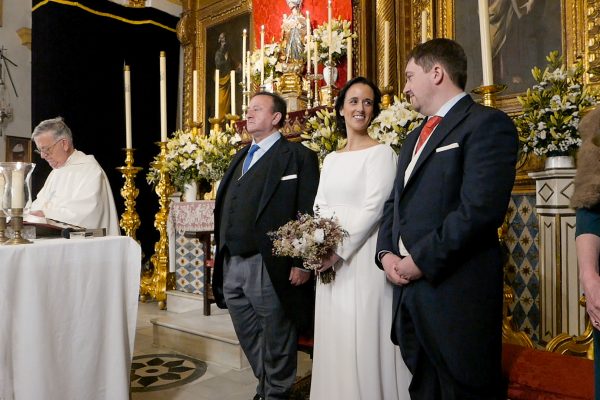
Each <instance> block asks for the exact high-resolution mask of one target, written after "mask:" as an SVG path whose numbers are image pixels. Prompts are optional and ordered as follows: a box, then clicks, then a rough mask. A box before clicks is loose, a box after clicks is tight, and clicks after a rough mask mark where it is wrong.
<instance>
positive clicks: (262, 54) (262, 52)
mask: <svg viewBox="0 0 600 400" xmlns="http://www.w3.org/2000/svg"><path fill="white" fill-rule="evenodd" d="M264 84H265V26H264V25H261V26H260V86H264Z"/></svg>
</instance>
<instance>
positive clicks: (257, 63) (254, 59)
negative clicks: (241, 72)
mask: <svg viewBox="0 0 600 400" xmlns="http://www.w3.org/2000/svg"><path fill="white" fill-rule="evenodd" d="M280 51H281V48H280V44H279V43H278V42H273V43H269V44H265V80H267V79H270V78H271V76H273V77H276V76H279V75H281V73H282V72H283V65H282V63H281V62H280V61H279V54H280ZM261 70H262V61H261V59H260V48H258V49H255V50H254V51H253V52H252V53H251V54H250V72H251V74H252V79H254V80H255V81H258V80H260V72H261Z"/></svg>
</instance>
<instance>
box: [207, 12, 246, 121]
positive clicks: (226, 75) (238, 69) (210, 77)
mask: <svg viewBox="0 0 600 400" xmlns="http://www.w3.org/2000/svg"><path fill="white" fill-rule="evenodd" d="M250 24H251V21H250V13H249V12H248V13H243V14H240V15H236V16H233V17H231V18H230V19H228V20H226V21H222V22H220V23H216V24H214V25H212V26H208V27H207V28H206V42H205V43H206V49H205V54H206V56H205V58H204V59H205V71H204V82H205V85H206V88H205V92H204V93H205V95H204V99H205V101H204V104H205V107H204V113H205V118H204V120H205V122H204V123H205V124H208V119H210V118H213V117H215V110H216V107H215V103H216V101H215V100H216V99H215V97H216V96H217V92H218V94H219V109H218V111H219V115H218V117H219V118H221V119H222V118H223V117H224V116H225V115H226V114H231V111H232V105H231V100H232V99H234V100H235V107H233V108H234V109H235V112H236V114H237V115H241V114H242V94H243V93H242V87H241V85H240V84H239V83H240V82H241V81H242V57H243V54H242V52H243V50H242V32H243V30H244V29H246V31H250ZM247 43H248V42H247ZM216 70H219V82H216V81H215V79H216V77H215V71H216ZM231 71H234V72H235V73H234V77H235V81H234V85H233V86H232V84H231V83H232V82H231ZM215 85H217V86H218V87H217V88H215ZM232 87H234V88H235V94H233V95H232V93H231V90H232ZM205 126H208V125H205Z"/></svg>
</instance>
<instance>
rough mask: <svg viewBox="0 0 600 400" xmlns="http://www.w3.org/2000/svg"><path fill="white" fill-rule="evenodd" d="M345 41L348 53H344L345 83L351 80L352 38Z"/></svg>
mask: <svg viewBox="0 0 600 400" xmlns="http://www.w3.org/2000/svg"><path fill="white" fill-rule="evenodd" d="M346 40H347V46H346V47H348V51H346V60H347V62H346V68H347V69H346V82H347V81H349V80H350V79H352V37H349V38H347V39H346Z"/></svg>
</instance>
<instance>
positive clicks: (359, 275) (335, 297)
mask: <svg viewBox="0 0 600 400" xmlns="http://www.w3.org/2000/svg"><path fill="white" fill-rule="evenodd" d="M396 162H397V157H396V154H395V153H394V151H393V150H392V149H391V148H390V147H389V146H386V145H376V146H373V147H370V148H367V149H364V150H358V151H351V152H341V153H337V152H334V153H331V154H329V155H328V156H327V157H326V158H325V161H324V163H323V170H322V171H321V180H320V183H319V189H318V191H317V197H316V199H315V208H317V207H318V208H319V213H320V214H321V216H332V215H334V216H336V217H337V218H338V220H339V222H340V224H341V225H342V227H343V228H344V229H345V230H346V231H348V233H349V234H350V235H349V237H347V238H345V239H344V242H343V243H342V245H341V246H340V247H339V248H338V249H337V251H336V253H337V254H338V255H339V256H341V257H342V259H343V260H344V261H343V263H341V264H340V263H338V264H337V265H336V277H335V280H334V281H333V282H332V283H330V284H323V283H321V282H317V295H316V310H315V340H314V357H313V368H312V384H311V390H310V398H311V400H338V399H339V400H353V399H356V400H408V399H409V395H408V385H409V383H410V379H411V375H410V372H409V371H408V369H407V367H406V365H405V364H404V362H403V361H402V357H401V355H400V350H399V349H398V347H397V346H395V345H394V344H393V343H392V342H391V339H390V331H391V323H392V311H391V310H392V289H393V288H392V285H391V283H389V282H388V281H387V279H386V277H385V273H384V272H383V271H381V270H380V269H379V268H377V266H376V265H375V261H374V257H375V251H376V242H377V230H378V227H379V220H380V218H381V215H382V212H383V203H384V202H385V200H386V199H387V198H388V196H389V194H390V192H391V190H392V187H393V183H394V177H395V174H396Z"/></svg>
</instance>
